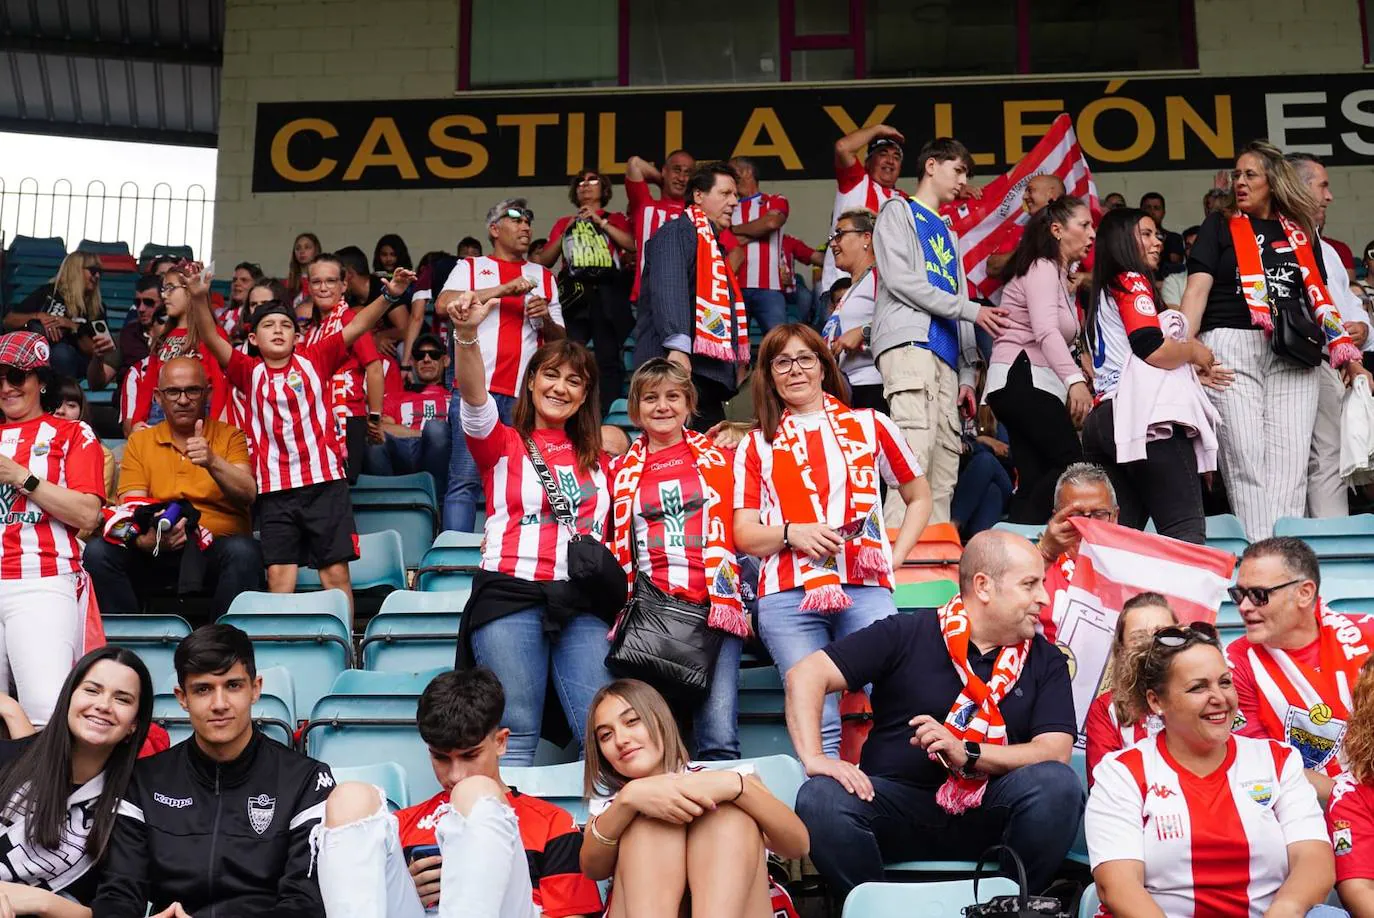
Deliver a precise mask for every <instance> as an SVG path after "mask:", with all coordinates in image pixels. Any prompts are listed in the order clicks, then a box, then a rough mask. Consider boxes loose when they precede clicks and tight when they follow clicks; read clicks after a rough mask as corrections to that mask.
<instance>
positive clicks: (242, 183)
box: [214, 0, 1374, 273]
mask: <svg viewBox="0 0 1374 918" xmlns="http://www.w3.org/2000/svg"><path fill="white" fill-rule="evenodd" d="M1357 3H1358V0H1300V2H1278V0H1197V2H1196V10H1197V34H1198V56H1199V65H1200V69H1201V71H1202V73H1203V74H1204V75H1210V76H1232V75H1263V74H1276V73H1311V72H1326V73H1338V72H1352V71H1359V70H1361V69H1362V67H1363V49H1362V43H1361V36H1360V30H1359V22H1360V19H1359V11H1358V6H1357ZM457 20H458V2H457V0H384V2H374V0H228V3H227V10H226V29H225V47H224V69H223V74H224V76H223V84H222V87H221V93H220V98H221V110H220V147H219V165H218V177H217V182H218V187H217V198H218V199H217V202H216V209H215V237H214V238H215V249H216V251H215V258H216V261H217V262H218V263H219V264H221V265H224V264H233V263H234V262H236V261H239V260H241V259H245V258H246V259H249V260H253V261H259V262H261V263H262V264H263V266H264V268H265V269H266V270H267V271H268V272H269V273H271V272H284V271H285V270H286V267H287V262H288V258H289V253H290V247H291V242H292V240H293V238H294V237H295V235H296V234H297V233H299V232H302V231H306V230H311V231H314V232H316V233H317V234H318V235H319V236H320V239H321V241H322V242H323V244H324V245H325V247H326V248H338V247H340V246H343V245H347V244H355V245H359V246H362V247H363V248H364V249H365V250H367V251H368V252H369V253H370V252H371V250H372V246H373V244H374V243H375V241H376V238H377V236H378V235H379V234H381V233H384V232H393V231H395V232H400V233H401V234H402V235H403V236H404V237H405V239H406V241H407V243H408V244H409V246H410V250H411V253H412V254H413V255H414V256H415V257H416V258H419V256H420V254H422V253H423V252H425V251H427V250H430V249H450V250H451V249H452V247H453V246H454V244H455V243H456V242H457V240H458V239H459V238H461V237H463V236H465V235H475V236H478V237H479V238H484V237H485V233H484V232H483V228H482V215H483V214H484V213H485V211H486V209H487V207H488V206H489V205H490V204H491V203H492V202H494V201H495V200H497V199H498V198H500V197H501V196H502V194H501V190H500V189H491V188H488V189H476V190H463V191H457V190H455V191H348V192H310V193H280V194H267V195H254V194H252V193H251V191H250V189H251V174H252V149H253V136H252V134H253V121H254V111H255V105H256V104H257V103H258V102H274V101H292V100H303V101H316V100H335V99H360V100H361V99H393V98H419V99H424V98H429V99H436V98H445V97H448V96H450V95H451V94H452V92H453V89H454V86H455V67H456V59H457V50H456V48H457V33H458V21H457ZM903 184H904V186H905V185H909V184H910V182H909V180H907V181H904V183H903ZM1210 186H1211V173H1210V172H1206V171H1203V172H1197V171H1186V170H1184V171H1169V172H1126V173H1103V174H1101V175H1100V176H1099V177H1098V188H1099V191H1100V192H1101V193H1102V194H1106V193H1107V192H1109V191H1120V192H1122V193H1123V194H1124V195H1125V196H1126V198H1127V200H1128V201H1130V202H1132V203H1134V202H1135V201H1136V200H1137V199H1138V198H1139V196H1140V195H1141V194H1143V193H1144V192H1146V191H1159V192H1161V193H1162V194H1164V195H1165V197H1166V199H1167V200H1168V202H1169V216H1168V219H1167V223H1168V225H1169V227H1170V228H1171V229H1175V230H1181V229H1183V228H1184V227H1185V226H1188V225H1189V224H1191V223H1194V222H1197V221H1198V220H1199V219H1200V218H1201V215H1202V211H1201V203H1200V201H1201V196H1202V194H1203V192H1204V191H1206V189H1207V188H1209V187H1210ZM1331 186H1332V192H1333V194H1334V195H1335V196H1336V203H1335V204H1333V205H1332V207H1331V210H1330V214H1329V220H1328V229H1329V231H1330V234H1331V235H1332V236H1334V237H1336V238H1340V239H1344V240H1345V241H1346V242H1348V243H1349V244H1350V245H1351V246H1352V247H1354V248H1356V249H1357V250H1358V247H1359V246H1362V245H1363V244H1364V243H1365V242H1366V241H1367V239H1368V238H1369V237H1370V236H1372V235H1374V218H1371V217H1370V216H1369V215H1370V213H1371V212H1374V169H1369V168H1364V167H1337V168H1333V169H1332V170H1331ZM769 190H771V191H775V192H781V193H784V194H786V195H788V197H789V198H790V200H791V203H792V214H793V216H792V219H791V220H790V221H789V223H788V228H789V231H791V232H792V233H793V234H795V235H798V236H802V237H803V238H805V239H807V240H810V241H816V242H819V241H820V240H821V239H822V238H823V237H824V235H825V232H826V231H827V229H828V226H827V223H828V220H829V216H830V206H831V203H832V200H833V194H834V185H833V183H832V182H830V181H789V182H777V183H773V184H772V185H771V186H770V187H769ZM521 193H523V194H525V196H526V197H528V198H529V199H530V202H531V206H532V207H533V209H534V211H535V213H536V215H537V223H538V224H539V225H538V226H537V227H536V234H537V235H538V234H539V233H540V232H541V231H544V230H547V229H548V227H549V226H550V224H551V223H552V220H553V219H554V218H555V217H557V216H559V215H561V214H563V213H566V212H567V211H568V210H569V205H568V201H567V197H566V186H563V185H560V186H559V187H556V188H527V189H522V191H521ZM623 205H624V196H623V191H620V190H618V191H617V198H616V201H615V202H613V204H612V206H613V207H623Z"/></svg>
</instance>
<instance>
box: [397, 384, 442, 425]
mask: <svg viewBox="0 0 1374 918" xmlns="http://www.w3.org/2000/svg"><path fill="white" fill-rule="evenodd" d="M448 396H449V392H448V390H447V389H445V388H444V387H443V386H441V385H439V384H438V383H434V384H432V385H428V386H425V387H424V388H423V389H421V390H420V391H419V392H411V391H409V390H407V389H402V390H401V391H400V392H393V393H391V394H389V395H387V397H386V401H385V402H383V404H382V414H384V415H386V416H387V417H389V418H391V419H392V420H393V421H395V422H396V423H397V424H400V425H401V426H402V427H409V428H410V429H411V430H420V429H422V428H423V427H424V426H425V421H433V420H436V419H438V420H440V421H446V420H448Z"/></svg>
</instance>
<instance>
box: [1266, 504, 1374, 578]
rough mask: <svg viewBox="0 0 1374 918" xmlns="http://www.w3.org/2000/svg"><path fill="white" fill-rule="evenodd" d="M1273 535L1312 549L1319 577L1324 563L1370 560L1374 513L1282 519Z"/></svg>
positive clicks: (1373, 552)
mask: <svg viewBox="0 0 1374 918" xmlns="http://www.w3.org/2000/svg"><path fill="white" fill-rule="evenodd" d="M1274 535H1276V536H1296V537H1297V538H1299V539H1302V540H1303V541H1304V542H1306V543H1307V544H1308V545H1310V546H1312V550H1313V551H1315V552H1316V553H1317V558H1318V559H1319V560H1320V561H1321V562H1322V576H1323V577H1325V576H1326V562H1327V561H1333V560H1338V559H1374V514H1369V513H1360V514H1357V515H1355V516H1343V517H1340V516H1336V517H1325V518H1321V519H1306V518H1302V517H1293V516H1285V517H1282V518H1280V519H1279V520H1278V521H1277V522H1275V523H1274ZM1371 569H1374V565H1372V566H1371Z"/></svg>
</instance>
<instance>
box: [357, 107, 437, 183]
mask: <svg viewBox="0 0 1374 918" xmlns="http://www.w3.org/2000/svg"><path fill="white" fill-rule="evenodd" d="M383 145H385V147H386V151H385V152H382V151H381V150H380V149H379V147H381V146H383ZM383 166H390V167H391V168H393V169H395V170H396V171H397V172H398V173H400V176H401V178H403V179H407V180H409V181H414V180H415V179H418V178H419V177H420V171H419V170H418V169H416V168H415V160H413V159H411V158H410V151H409V150H407V149H406V142H405V141H404V140H402V139H401V131H400V129H399V128H397V127H396V119H395V118H373V119H372V123H371V124H369V125H368V126H367V133H366V134H364V135H363V139H362V140H361V141H359V143H358V150H357V152H356V153H354V154H353V159H352V160H350V161H349V163H348V169H346V170H345V171H344V174H343V177H344V181H345V182H356V181H357V180H358V179H359V178H360V177H361V176H362V174H363V172H364V171H366V170H368V169H374V168H381V167H383Z"/></svg>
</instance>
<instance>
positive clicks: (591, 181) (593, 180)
mask: <svg viewBox="0 0 1374 918" xmlns="http://www.w3.org/2000/svg"><path fill="white" fill-rule="evenodd" d="M577 184H579V185H600V184H601V179H599V178H597V177H596V176H594V175H589V176H587V177H586V178H584V179H583V180H582V181H580V182H578V183H577Z"/></svg>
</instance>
